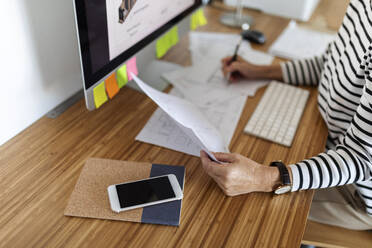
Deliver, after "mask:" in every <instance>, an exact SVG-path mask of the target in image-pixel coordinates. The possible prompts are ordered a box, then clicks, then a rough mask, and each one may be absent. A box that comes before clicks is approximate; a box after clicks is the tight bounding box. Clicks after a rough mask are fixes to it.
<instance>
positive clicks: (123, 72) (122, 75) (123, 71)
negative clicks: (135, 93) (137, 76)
mask: <svg viewBox="0 0 372 248" xmlns="http://www.w3.org/2000/svg"><path fill="white" fill-rule="evenodd" d="M116 74H117V80H118V86H119V88H123V87H124V86H125V85H126V84H127V83H128V74H127V65H123V66H122V67H120V68H119V70H118V71H117V73H116Z"/></svg>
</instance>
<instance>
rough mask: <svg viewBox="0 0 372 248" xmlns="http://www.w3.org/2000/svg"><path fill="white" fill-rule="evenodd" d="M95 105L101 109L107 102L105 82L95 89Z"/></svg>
mask: <svg viewBox="0 0 372 248" xmlns="http://www.w3.org/2000/svg"><path fill="white" fill-rule="evenodd" d="M93 97H94V104H95V105H96V108H99V107H101V105H102V104H104V103H105V102H107V100H108V99H107V95H106V90H105V82H102V83H100V84H99V85H97V86H96V87H95V88H94V89H93Z"/></svg>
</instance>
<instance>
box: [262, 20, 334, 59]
mask: <svg viewBox="0 0 372 248" xmlns="http://www.w3.org/2000/svg"><path fill="white" fill-rule="evenodd" d="M334 38H335V35H332V34H329V33H324V32H318V31H314V30H311V29H307V28H303V27H299V26H298V25H297V24H296V22H295V21H291V22H290V23H289V24H288V26H287V28H286V29H285V30H284V31H283V33H282V34H281V35H280V36H279V37H278V39H277V40H276V41H275V42H274V43H273V45H272V46H271V47H270V49H269V52H270V53H271V54H273V55H276V56H279V57H283V58H287V59H303V58H310V57H313V56H316V55H322V54H323V53H324V52H325V50H326V49H327V46H328V44H329V43H330V42H331V41H332V40H334Z"/></svg>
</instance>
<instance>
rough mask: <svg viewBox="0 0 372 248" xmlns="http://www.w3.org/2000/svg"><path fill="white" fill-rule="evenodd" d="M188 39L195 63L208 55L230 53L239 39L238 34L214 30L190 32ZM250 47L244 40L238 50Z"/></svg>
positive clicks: (216, 55) (220, 56)
mask: <svg viewBox="0 0 372 248" xmlns="http://www.w3.org/2000/svg"><path fill="white" fill-rule="evenodd" d="M189 39H190V45H189V49H190V51H191V59H192V62H193V64H196V63H198V62H199V61H200V59H204V58H208V57H218V58H222V57H224V56H227V55H232V54H233V53H234V50H235V47H236V45H237V44H238V42H239V40H240V35H238V34H226V33H214V32H190V35H189ZM217 46H218V48H217ZM212 47H216V49H212ZM250 47H251V46H250V44H249V42H246V41H244V42H243V43H242V44H241V46H240V51H241V50H244V49H249V48H250Z"/></svg>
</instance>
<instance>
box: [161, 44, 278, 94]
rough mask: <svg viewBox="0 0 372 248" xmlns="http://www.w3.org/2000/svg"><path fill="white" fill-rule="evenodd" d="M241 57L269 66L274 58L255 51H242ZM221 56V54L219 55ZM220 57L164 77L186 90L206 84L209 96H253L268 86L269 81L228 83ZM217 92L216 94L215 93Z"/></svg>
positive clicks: (215, 48)
mask: <svg viewBox="0 0 372 248" xmlns="http://www.w3.org/2000/svg"><path fill="white" fill-rule="evenodd" d="M223 47H224V46H223V45H215V46H211V48H210V50H212V51H213V50H219V51H221V50H222V49H223ZM240 54H241V56H242V57H243V58H244V59H246V60H248V61H250V62H251V63H254V64H261V65H268V64H271V62H272V60H273V57H272V56H271V55H268V54H266V53H263V52H260V51H256V50H253V49H250V48H248V49H242V51H241V52H240ZM219 56H221V53H220V54H219ZM220 59H221V58H220V57H218V56H217V55H216V57H212V56H209V57H208V58H204V59H201V60H200V61H199V63H198V64H195V65H193V66H191V67H186V68H182V69H180V70H176V71H173V72H168V73H164V74H163V77H164V78H165V79H166V80H167V81H168V82H170V83H171V84H173V85H174V86H175V87H182V88H181V90H185V86H186V85H188V84H189V85H190V86H193V87H197V86H198V85H200V84H204V85H206V86H207V88H208V89H209V92H208V94H207V93H205V96H204V97H205V98H206V99H208V96H209V95H213V94H217V95H226V93H227V92H229V93H231V94H233V95H243V96H253V95H254V94H255V93H256V91H257V89H259V88H260V87H262V86H264V85H266V84H267V83H268V82H269V81H268V80H242V81H240V82H236V83H228V82H227V80H226V79H225V78H224V76H223V74H222V71H221V63H220ZM215 90H216V92H214V91H215ZM213 92H214V93H213Z"/></svg>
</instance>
